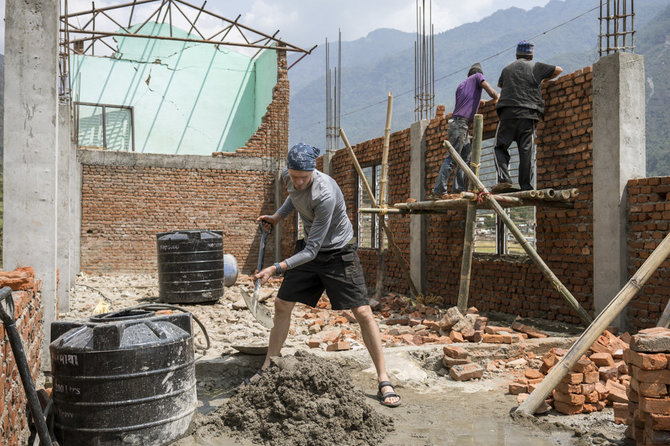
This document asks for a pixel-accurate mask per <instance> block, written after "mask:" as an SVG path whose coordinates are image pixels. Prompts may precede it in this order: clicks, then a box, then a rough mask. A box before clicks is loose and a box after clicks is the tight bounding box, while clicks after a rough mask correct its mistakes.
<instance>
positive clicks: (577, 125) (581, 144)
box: [332, 67, 593, 322]
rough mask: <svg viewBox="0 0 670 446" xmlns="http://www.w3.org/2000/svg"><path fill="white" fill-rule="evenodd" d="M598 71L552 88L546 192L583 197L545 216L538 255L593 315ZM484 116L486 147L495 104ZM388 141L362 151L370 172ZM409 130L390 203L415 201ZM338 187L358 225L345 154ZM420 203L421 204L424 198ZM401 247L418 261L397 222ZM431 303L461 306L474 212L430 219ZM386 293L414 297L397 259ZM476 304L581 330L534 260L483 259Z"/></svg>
mask: <svg viewBox="0 0 670 446" xmlns="http://www.w3.org/2000/svg"><path fill="white" fill-rule="evenodd" d="M591 80H592V70H591V67H588V68H585V69H582V70H579V71H576V72H574V73H571V74H568V75H566V76H563V77H561V78H559V79H558V80H557V81H556V82H550V83H548V84H547V85H545V86H544V91H543V94H544V98H545V99H546V114H545V117H544V120H543V121H541V122H540V123H539V125H538V128H537V136H538V137H537V145H538V147H537V173H538V181H537V185H538V188H547V187H553V188H571V187H578V188H579V197H578V199H577V201H576V203H575V208H574V209H571V210H565V209H561V210H556V209H549V208H539V209H538V210H537V247H538V252H539V254H540V256H542V258H543V259H544V260H545V262H546V263H547V264H548V265H549V267H550V268H551V269H552V270H553V271H554V273H555V274H556V275H557V276H558V277H559V279H560V280H561V281H563V283H564V285H565V286H566V287H567V288H568V289H569V290H571V292H572V293H573V295H574V296H575V298H576V299H577V300H578V301H579V302H580V304H581V305H582V306H583V307H584V308H585V309H586V310H587V311H591V310H592V308H593V305H592V287H593V283H592V279H591V276H592V272H593V268H592V263H593V255H592V246H593V213H592V189H593V187H592V172H591V170H592V158H591V151H592V130H591V127H592V93H591ZM480 112H481V113H482V114H484V139H488V138H492V137H493V136H494V133H495V129H496V125H497V116H496V114H495V110H494V108H493V104H492V103H491V102H490V103H488V104H487V105H486V106H485V107H483V108H481V109H480ZM447 119H448V116H444V115H442V114H441V113H438V116H437V117H436V118H434V119H433V120H431V122H430V123H429V126H428V128H427V131H426V178H425V184H426V192H428V191H429V190H430V188H431V187H432V185H433V184H434V182H435V178H436V176H437V172H438V170H439V167H440V165H441V163H442V161H443V160H444V157H445V155H446V152H445V149H444V148H443V146H442V143H443V141H444V140H445V139H446V122H447ZM381 145H382V140H381V138H377V139H373V140H370V141H366V142H363V143H360V144H357V145H356V146H355V147H354V150H355V152H356V155H357V157H358V159H359V162H360V163H361V165H362V166H365V165H369V164H375V163H379V162H380V160H381ZM409 148H410V142H409V129H406V130H403V131H400V132H396V133H394V134H393V135H392V136H391V148H390V153H389V191H390V194H389V203H395V202H399V201H405V200H406V199H407V198H408V197H409V164H410V161H409ZM332 168H333V172H334V174H333V177H334V178H335V179H336V180H337V181H338V183H339V184H340V186H341V187H342V190H343V192H344V194H345V197H346V200H347V206H348V209H349V212H350V213H351V218H352V221H353V222H354V223H355V221H356V218H355V212H356V211H355V209H356V200H355V194H356V187H357V177H356V172H355V171H354V169H353V168H352V165H351V163H350V161H349V158H348V155H347V154H346V152H345V151H338V152H337V153H336V154H335V157H334V158H333V164H332ZM414 198H418V197H414ZM389 218H390V226H391V228H392V230H393V233H394V236H395V238H396V242H397V243H398V245H399V246H400V248H401V250H402V251H403V255H404V256H405V258H407V259H408V258H409V217H408V216H390V217H389ZM425 218H426V228H427V229H426V230H427V233H426V237H427V240H426V246H427V248H426V259H425V264H426V294H434V295H440V296H442V297H443V298H444V302H445V304H447V305H455V304H456V302H457V300H458V281H459V275H460V265H461V256H462V245H463V235H464V218H465V210H454V211H450V212H448V213H446V214H441V215H427V216H426V217H425ZM359 255H360V257H361V262H362V264H363V267H364V269H365V271H366V280H367V284H368V287H370V288H372V287H374V286H375V278H376V265H377V255H376V252H375V251H374V250H366V249H360V250H359ZM387 259H388V260H389V261H388V263H387V266H386V268H387V270H386V271H385V274H386V280H385V284H384V285H385V287H386V288H387V289H389V290H392V291H396V292H401V293H406V292H407V290H408V286H407V284H406V282H405V280H404V278H403V274H402V272H401V270H400V268H401V266H400V265H399V264H398V263H397V262H396V261H395V257H394V256H392V254H391V253H388V254H387ZM470 296H471V297H470V304H471V305H475V306H477V307H478V308H479V309H480V310H483V311H503V312H506V313H513V314H519V315H522V316H542V317H544V318H548V319H555V320H560V321H566V322H579V318H578V316H577V315H576V314H575V313H574V312H573V311H572V309H571V308H570V307H569V305H568V304H567V303H565V301H564V299H563V298H562V297H560V295H559V294H558V292H556V291H555V290H554V289H553V287H552V285H551V284H550V283H549V281H547V280H546V279H545V278H544V276H543V275H542V273H541V272H540V271H539V270H538V268H537V267H536V266H535V265H534V264H532V263H531V262H530V260H529V259H528V258H527V257H525V256H497V255H475V258H474V260H473V266H472V287H471V293H470Z"/></svg>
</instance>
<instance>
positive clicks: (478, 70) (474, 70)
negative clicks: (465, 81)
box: [468, 62, 484, 77]
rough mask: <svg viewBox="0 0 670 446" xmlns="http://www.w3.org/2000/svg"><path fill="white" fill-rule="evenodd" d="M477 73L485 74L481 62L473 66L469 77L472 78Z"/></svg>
mask: <svg viewBox="0 0 670 446" xmlns="http://www.w3.org/2000/svg"><path fill="white" fill-rule="evenodd" d="M475 73H479V74H484V72H483V71H482V64H480V63H479V62H477V63H474V64H472V66H471V67H470V70H469V71H468V77H470V76H472V75H473V74H475Z"/></svg>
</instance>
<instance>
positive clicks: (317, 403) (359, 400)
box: [210, 351, 393, 446]
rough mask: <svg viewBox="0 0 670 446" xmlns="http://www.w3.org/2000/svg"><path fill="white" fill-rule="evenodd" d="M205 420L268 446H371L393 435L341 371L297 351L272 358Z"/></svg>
mask: <svg viewBox="0 0 670 446" xmlns="http://www.w3.org/2000/svg"><path fill="white" fill-rule="evenodd" d="M210 416H216V417H220V420H221V421H222V422H223V425H224V426H225V427H227V428H228V429H230V430H231V431H233V432H234V433H236V434H237V435H240V436H243V437H245V438H248V439H252V441H254V442H255V443H264V444H270V445H273V446H289V445H290V446H303V445H304V446H317V445H333V444H341V445H377V444H379V443H381V441H382V440H383V439H384V437H385V435H386V433H387V432H389V431H391V430H393V420H392V419H391V418H389V417H386V416H384V415H381V414H379V413H378V412H376V411H375V410H374V409H373V408H372V407H370V406H369V405H368V403H367V402H366V401H365V397H364V396H363V395H362V394H361V393H360V392H358V391H356V390H355V389H354V388H353V385H352V379H351V377H350V376H349V374H348V373H346V372H345V371H344V370H342V368H341V367H339V366H338V365H337V364H334V363H332V362H329V361H327V360H325V359H322V358H318V357H316V356H314V355H311V354H309V353H305V352H300V351H298V352H296V354H295V356H287V357H283V358H277V359H276V360H275V361H273V364H272V365H271V366H270V367H269V368H268V369H267V370H266V371H265V373H263V375H262V376H261V377H260V378H259V379H258V380H257V381H254V382H253V383H252V384H251V385H249V386H247V387H245V388H244V389H242V390H241V391H240V392H238V393H237V395H235V396H234V397H232V398H231V399H230V400H229V401H227V402H226V403H224V404H223V405H222V406H221V407H220V408H219V409H218V410H217V411H216V412H214V413H213V414H211V415H210ZM217 421H219V420H217ZM216 424H219V423H216Z"/></svg>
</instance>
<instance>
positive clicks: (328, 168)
mask: <svg viewBox="0 0 670 446" xmlns="http://www.w3.org/2000/svg"><path fill="white" fill-rule="evenodd" d="M334 155H335V151H334V150H326V153H324V154H323V173H325V174H326V175H329V176H332V175H331V173H332V171H333V169H332V165H331V164H332V161H333V156H334Z"/></svg>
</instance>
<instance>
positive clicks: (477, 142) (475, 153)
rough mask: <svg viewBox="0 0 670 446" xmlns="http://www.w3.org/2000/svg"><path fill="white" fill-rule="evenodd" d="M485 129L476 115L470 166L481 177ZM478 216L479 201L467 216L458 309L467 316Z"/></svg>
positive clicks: (479, 116)
mask: <svg viewBox="0 0 670 446" xmlns="http://www.w3.org/2000/svg"><path fill="white" fill-rule="evenodd" d="M483 128H484V116H483V115H481V114H476V115H475V119H474V125H473V130H472V136H473V138H472V157H471V161H470V166H471V167H472V173H473V174H474V175H475V176H477V177H478V176H479V161H480V159H481V155H482V132H483ZM470 183H471V184H470V187H469V189H470V191H472V192H476V191H477V189H476V186H475V184H474V183H473V182H472V181H471V182H470ZM476 216H477V201H472V202H470V203H468V207H467V213H466V215H465V236H464V240H463V259H462V260H461V281H460V285H459V288H458V309H459V310H460V311H461V313H463V314H465V312H466V311H467V309H468V297H469V294H470V273H471V271H472V252H473V251H474V241H475V217H476Z"/></svg>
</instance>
